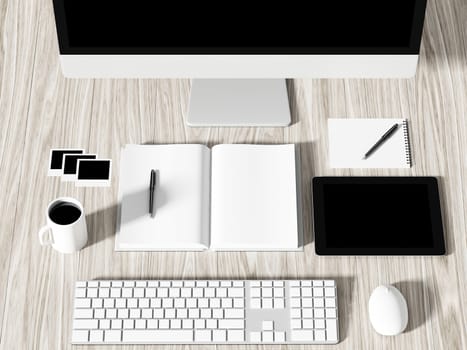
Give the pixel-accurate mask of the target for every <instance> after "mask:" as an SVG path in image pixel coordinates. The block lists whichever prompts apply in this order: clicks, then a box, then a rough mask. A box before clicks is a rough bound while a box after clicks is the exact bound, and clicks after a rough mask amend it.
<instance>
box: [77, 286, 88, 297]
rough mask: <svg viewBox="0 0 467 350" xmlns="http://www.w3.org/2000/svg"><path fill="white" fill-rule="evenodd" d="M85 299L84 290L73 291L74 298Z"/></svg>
mask: <svg viewBox="0 0 467 350" xmlns="http://www.w3.org/2000/svg"><path fill="white" fill-rule="evenodd" d="M85 297H86V288H76V289H75V298H85Z"/></svg>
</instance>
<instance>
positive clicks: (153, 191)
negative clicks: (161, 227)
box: [149, 169, 156, 218]
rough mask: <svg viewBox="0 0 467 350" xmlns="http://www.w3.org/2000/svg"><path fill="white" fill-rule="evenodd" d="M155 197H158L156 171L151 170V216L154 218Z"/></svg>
mask: <svg viewBox="0 0 467 350" xmlns="http://www.w3.org/2000/svg"><path fill="white" fill-rule="evenodd" d="M155 195H156V171H155V170H154V169H152V170H151V180H150V182H149V214H151V217H152V218H153V217H154V215H155V211H154V208H155V205H154V201H155V199H156V198H155Z"/></svg>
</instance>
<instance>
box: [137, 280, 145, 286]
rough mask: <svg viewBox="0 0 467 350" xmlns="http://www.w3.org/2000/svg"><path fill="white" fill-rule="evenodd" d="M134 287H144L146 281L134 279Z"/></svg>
mask: <svg viewBox="0 0 467 350" xmlns="http://www.w3.org/2000/svg"><path fill="white" fill-rule="evenodd" d="M135 286H136V287H146V281H136V283H135Z"/></svg>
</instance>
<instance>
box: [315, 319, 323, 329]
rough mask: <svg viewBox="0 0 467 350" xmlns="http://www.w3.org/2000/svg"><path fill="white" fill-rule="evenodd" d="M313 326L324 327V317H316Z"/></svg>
mask: <svg viewBox="0 0 467 350" xmlns="http://www.w3.org/2000/svg"><path fill="white" fill-rule="evenodd" d="M315 328H318V329H321V328H325V323H324V319H316V320H315Z"/></svg>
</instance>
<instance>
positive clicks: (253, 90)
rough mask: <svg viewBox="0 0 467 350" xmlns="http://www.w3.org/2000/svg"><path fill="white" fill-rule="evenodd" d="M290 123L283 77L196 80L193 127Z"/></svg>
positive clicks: (190, 120)
mask: <svg viewBox="0 0 467 350" xmlns="http://www.w3.org/2000/svg"><path fill="white" fill-rule="evenodd" d="M290 122H291V117H290V109H289V99H288V94H287V86H286V82H285V79H195V80H193V83H192V87H191V97H190V107H189V111H188V117H187V124H188V125H189V126H192V127H255V126H256V127H258V126H259V127H285V126H289V125H290Z"/></svg>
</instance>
